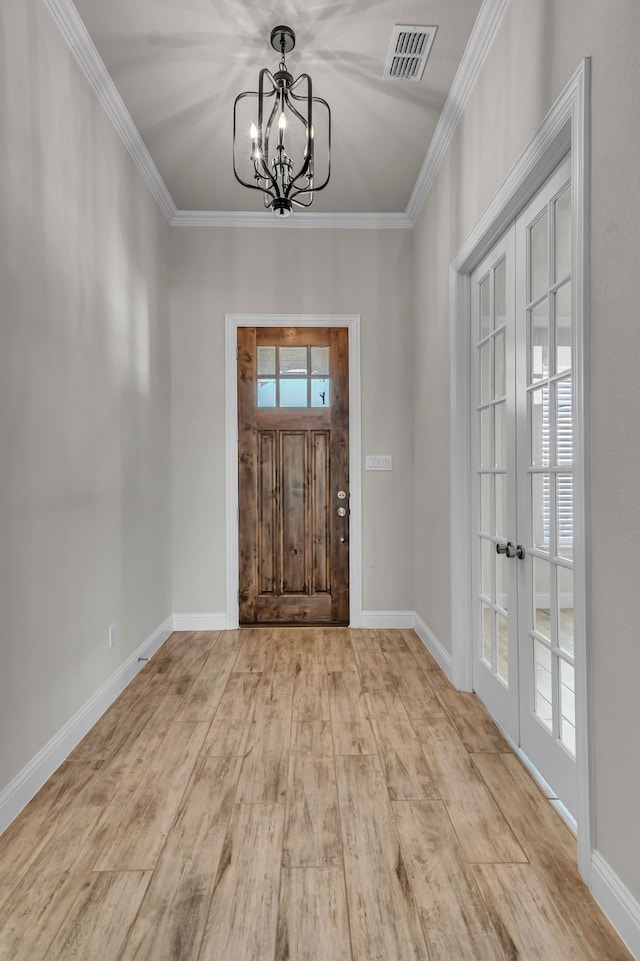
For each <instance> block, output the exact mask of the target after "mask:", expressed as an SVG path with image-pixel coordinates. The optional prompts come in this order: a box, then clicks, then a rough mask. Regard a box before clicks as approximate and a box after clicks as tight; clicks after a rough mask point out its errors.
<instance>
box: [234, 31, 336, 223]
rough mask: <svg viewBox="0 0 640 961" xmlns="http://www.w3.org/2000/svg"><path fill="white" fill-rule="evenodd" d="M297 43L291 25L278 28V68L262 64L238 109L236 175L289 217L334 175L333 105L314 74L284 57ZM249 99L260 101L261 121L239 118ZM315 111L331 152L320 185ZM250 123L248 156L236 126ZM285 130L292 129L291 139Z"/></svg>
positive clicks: (268, 205) (241, 96) (275, 45)
mask: <svg viewBox="0 0 640 961" xmlns="http://www.w3.org/2000/svg"><path fill="white" fill-rule="evenodd" d="M295 42H296V37H295V33H294V32H293V30H292V29H291V27H286V26H278V27H274V28H273V30H272V31H271V46H272V47H273V48H274V50H277V51H279V52H280V57H281V59H280V64H279V67H278V70H276V71H275V72H274V73H271V71H270V70H268V69H267V68H264V69H262V70H261V71H260V73H259V75H258V90H257V91H246V92H244V93H241V94H239V95H238V96H237V97H236V100H235V103H234V108H233V172H234V175H235V178H236V180H237V181H238V182H239V183H240V184H242V186H243V187H249V188H250V189H252V190H260V191H261V192H262V194H263V200H264V206H265V207H266V208H267V209H268V210H272V211H273V212H274V214H276V215H278V216H280V217H287V216H289V214H290V213H291V211H292V209H293V207H294V205H295V206H297V207H309V206H311V203H312V202H313V198H314V196H315V194H316V193H317V192H318V191H320V190H323V189H324V187H326V186H327V184H328V183H329V177H330V174H331V110H330V109H329V105H328V103H327V102H326V100H323V99H322V98H321V97H314V96H313V85H312V81H311V77H310V76H309V74H307V73H301V74H300V76H299V77H298V78H297V79H294V77H293V75H292V74H291V73H289V71H288V70H287V65H286V60H285V57H286V54H288V53H290V52H291V51H292V50H293V48H294V47H295ZM245 101H252V102H253V101H257V113H258V119H257V123H256V122H255V121H254V120H252V119H251V116H249V117H246V119H245V120H244V121H243V119H242V117H239V113H240V114H243V107H244V102H245ZM245 109H246V108H245ZM254 109H255V104H254ZM314 111H315V112H316V120H317V119H318V117H320V118H321V121H322V122H321V140H324V139H325V137H326V151H327V152H326V158H327V159H326V170H325V166H324V163H323V164H322V165H321V167H320V174H319V176H318V180H319V181H320V182H319V183H318V184H317V185H316V183H315V174H316V171H315V170H314V166H315V130H314V125H313V114H314ZM254 116H255V114H254ZM276 117H277V118H278V122H277V124H276V122H275V121H276ZM245 123H246V124H247V126H249V135H250V138H251V154H250V156H249V157H248V158H247V155H246V153H243V154H242V156H240V155H239V152H238V151H237V149H236V140H237V131H238V129H240V130H242V129H244V130H246V129H247V126H244V124H245ZM299 125H300V126H299ZM300 127H301V128H302V129H300ZM296 131H297V133H296ZM285 133H287V134H288V136H287V143H286V144H285ZM245 143H246V141H245Z"/></svg>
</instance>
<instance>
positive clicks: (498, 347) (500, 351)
mask: <svg viewBox="0 0 640 961" xmlns="http://www.w3.org/2000/svg"><path fill="white" fill-rule="evenodd" d="M504 337H505V334H504V331H503V330H501V331H500V333H499V334H496V336H495V368H496V370H495V395H494V396H495V397H504V395H505V394H506V392H507V370H506V365H505V354H504Z"/></svg>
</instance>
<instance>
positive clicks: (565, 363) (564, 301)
mask: <svg viewBox="0 0 640 961" xmlns="http://www.w3.org/2000/svg"><path fill="white" fill-rule="evenodd" d="M555 298H556V370H555V372H556V374H562V373H563V372H564V371H565V370H571V281H570V280H569V281H567V283H566V284H564V285H563V286H562V287H561V288H560V290H558V291H556V294H555Z"/></svg>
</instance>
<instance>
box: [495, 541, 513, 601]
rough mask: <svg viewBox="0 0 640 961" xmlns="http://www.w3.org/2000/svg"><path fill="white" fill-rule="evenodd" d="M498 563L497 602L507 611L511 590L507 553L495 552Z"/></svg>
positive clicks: (496, 562)
mask: <svg viewBox="0 0 640 961" xmlns="http://www.w3.org/2000/svg"><path fill="white" fill-rule="evenodd" d="M494 557H495V565H496V604H497V605H498V607H501V608H502V609H503V610H505V611H507V610H508V609H509V607H508V597H509V594H508V591H509V565H510V563H511V561H510V560H509V559H508V558H507V555H506V554H497V553H496V554H494Z"/></svg>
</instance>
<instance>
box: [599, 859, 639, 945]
mask: <svg viewBox="0 0 640 961" xmlns="http://www.w3.org/2000/svg"><path fill="white" fill-rule="evenodd" d="M591 893H592V894H593V896H594V898H595V899H596V901H597V902H598V904H599V905H600V907H601V908H602V910H603V911H604V913H605V914H606V916H607V917H608V918H609V920H610V921H611V923H612V925H613V926H614V928H615V929H616V931H617V932H618V934H619V935H620V937H621V938H622V940H623V941H624V943H625V944H626V946H627V947H628V948H629V951H630V952H631V954H632V955H633V957H634V958H635V959H636V961H640V903H638V901H636V899H635V898H634V896H633V895H632V894H631V891H629V889H628V888H627V887H626V886H625V885H624V884H623V883H622V881H621V880H620V878H619V877H618V875H617V874H616V873H615V871H613V870H612V868H611V867H610V866H609V864H608V863H607V862H606V861H605V859H604V858H603V857H602V855H601V854H599V853H598V851H594V852H593V853H592V855H591Z"/></svg>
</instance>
